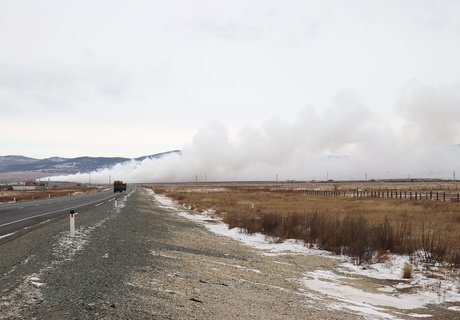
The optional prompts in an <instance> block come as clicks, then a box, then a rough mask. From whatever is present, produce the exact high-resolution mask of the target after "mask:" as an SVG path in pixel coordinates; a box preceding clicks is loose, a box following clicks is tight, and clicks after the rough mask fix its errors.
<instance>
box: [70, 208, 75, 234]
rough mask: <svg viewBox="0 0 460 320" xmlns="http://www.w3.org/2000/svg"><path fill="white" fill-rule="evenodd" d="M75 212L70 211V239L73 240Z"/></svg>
mask: <svg viewBox="0 0 460 320" xmlns="http://www.w3.org/2000/svg"><path fill="white" fill-rule="evenodd" d="M75 215H76V213H75V211H74V210H70V215H69V217H70V237H71V238H74V237H75Z"/></svg>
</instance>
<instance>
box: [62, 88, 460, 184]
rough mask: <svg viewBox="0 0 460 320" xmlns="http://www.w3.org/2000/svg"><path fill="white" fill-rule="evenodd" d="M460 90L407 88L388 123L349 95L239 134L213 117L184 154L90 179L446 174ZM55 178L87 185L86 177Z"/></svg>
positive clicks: (456, 155)
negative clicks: (329, 103) (322, 106)
mask: <svg viewBox="0 0 460 320" xmlns="http://www.w3.org/2000/svg"><path fill="white" fill-rule="evenodd" d="M458 89H459V88H458V87H450V88H426V87H421V86H415V85H414V86H412V87H409V88H407V89H406V91H405V92H404V94H403V95H402V98H401V101H400V103H399V104H398V105H397V108H396V109H395V112H394V115H393V116H392V117H393V118H392V119H391V121H387V120H385V119H383V118H382V117H379V116H378V115H377V114H375V113H373V112H372V111H371V109H370V108H369V107H368V106H366V105H365V104H364V103H363V102H362V101H360V99H359V97H356V96H354V95H353V94H350V93H344V94H340V95H338V96H337V97H336V98H335V99H334V100H333V103H332V105H331V106H330V107H329V108H325V109H324V108H323V109H321V111H318V110H317V109H316V108H315V107H313V106H308V107H306V108H304V109H303V110H302V111H301V112H300V113H299V114H298V116H297V117H296V120H294V121H291V122H288V121H285V120H283V119H282V118H272V119H269V120H267V121H265V122H264V123H263V125H262V126H260V127H256V126H247V127H245V128H243V129H241V130H239V131H238V132H237V133H236V134H231V133H230V132H229V130H228V129H227V127H226V126H225V125H223V124H221V123H218V122H213V123H210V124H209V125H208V126H206V127H204V128H202V129H201V130H199V131H198V132H197V133H196V135H195V136H194V137H193V139H192V141H191V142H190V143H188V144H186V145H185V146H183V148H182V155H177V154H176V155H170V156H165V157H163V158H161V159H146V160H144V161H142V162H134V161H133V162H130V163H126V164H123V165H117V166H114V167H112V168H110V169H104V170H101V171H97V172H93V173H92V174H91V179H92V181H93V182H107V181H108V179H109V176H111V178H112V181H113V180H115V179H122V180H125V181H128V182H165V181H195V180H196V179H197V180H198V181H205V180H207V181H216V180H220V181H222V180H275V179H276V175H278V177H279V180H286V179H296V180H305V179H307V180H310V179H316V180H324V179H326V178H327V177H328V178H329V179H364V178H365V175H366V173H367V176H368V178H369V179H370V178H376V179H378V178H407V177H408V176H410V177H439V178H449V177H451V176H452V170H455V169H456V165H457V164H458V163H459V160H460V147H458V146H457V144H458V143H459V142H460V135H459V134H460V130H459V126H458V123H457V120H458V119H460V94H459V92H460V90H458ZM390 123H391V124H392V125H390ZM395 123H398V124H397V125H396V124H395ZM457 169H460V168H457ZM54 179H55V180H60V179H65V180H73V181H83V182H86V181H88V174H78V175H74V176H66V177H55V178H54Z"/></svg>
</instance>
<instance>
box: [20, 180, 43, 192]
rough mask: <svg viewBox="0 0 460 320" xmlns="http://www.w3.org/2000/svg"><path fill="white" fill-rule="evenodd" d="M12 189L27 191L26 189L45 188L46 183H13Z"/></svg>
mask: <svg viewBox="0 0 460 320" xmlns="http://www.w3.org/2000/svg"><path fill="white" fill-rule="evenodd" d="M12 187H13V190H14V191H27V190H45V189H46V188H47V186H46V183H43V182H35V181H27V182H26V183H24V184H17V185H13V186H12Z"/></svg>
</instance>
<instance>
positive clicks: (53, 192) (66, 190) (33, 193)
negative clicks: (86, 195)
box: [0, 186, 100, 203]
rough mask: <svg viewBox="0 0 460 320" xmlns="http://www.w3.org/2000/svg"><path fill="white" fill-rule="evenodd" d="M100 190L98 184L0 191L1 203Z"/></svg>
mask: <svg viewBox="0 0 460 320" xmlns="http://www.w3.org/2000/svg"><path fill="white" fill-rule="evenodd" d="M97 190H100V187H97V186H56V187H52V188H50V189H46V190H28V191H0V203H2V202H11V201H14V200H15V199H16V201H22V200H33V199H43V198H48V197H50V196H51V197H53V198H54V197H61V196H67V195H69V194H75V193H82V192H95V191H97Z"/></svg>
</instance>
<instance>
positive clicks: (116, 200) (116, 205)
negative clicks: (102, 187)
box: [115, 198, 118, 208]
mask: <svg viewBox="0 0 460 320" xmlns="http://www.w3.org/2000/svg"><path fill="white" fill-rule="evenodd" d="M115 208H118V199H117V198H115Z"/></svg>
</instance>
